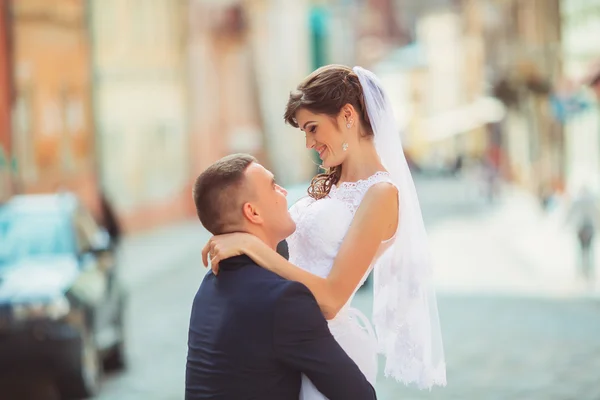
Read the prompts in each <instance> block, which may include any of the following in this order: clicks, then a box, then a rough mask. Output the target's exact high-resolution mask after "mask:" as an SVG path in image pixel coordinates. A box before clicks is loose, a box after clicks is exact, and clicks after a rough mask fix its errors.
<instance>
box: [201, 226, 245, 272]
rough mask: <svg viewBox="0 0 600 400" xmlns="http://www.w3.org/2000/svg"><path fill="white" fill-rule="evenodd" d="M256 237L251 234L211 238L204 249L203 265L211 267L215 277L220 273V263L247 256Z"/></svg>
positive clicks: (229, 234)
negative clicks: (228, 259)
mask: <svg viewBox="0 0 600 400" xmlns="http://www.w3.org/2000/svg"><path fill="white" fill-rule="evenodd" d="M254 239H256V237H255V236H253V235H251V234H249V233H241V232H240V233H227V234H224V235H216V236H213V237H212V238H210V240H209V241H208V243H207V244H206V246H204V248H203V249H202V263H203V264H204V266H205V267H208V261H209V257H210V266H211V269H212V271H213V273H214V274H215V275H217V274H218V273H219V262H220V261H222V260H225V259H227V258H231V257H235V256H239V255H242V254H247V252H248V248H249V246H250V244H251V243H252V240H254Z"/></svg>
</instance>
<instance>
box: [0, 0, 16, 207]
mask: <svg viewBox="0 0 600 400" xmlns="http://www.w3.org/2000/svg"><path fill="white" fill-rule="evenodd" d="M9 12H10V9H9V7H8V2H6V1H3V2H0V203H1V202H2V201H4V200H6V199H7V198H8V197H9V196H10V195H11V194H12V192H13V187H12V167H11V165H12V155H11V135H10V133H11V126H10V114H11V96H12V90H11V89H12V81H11V79H10V65H11V60H10V54H11V52H10V47H9V46H10V42H9V25H8V17H9Z"/></svg>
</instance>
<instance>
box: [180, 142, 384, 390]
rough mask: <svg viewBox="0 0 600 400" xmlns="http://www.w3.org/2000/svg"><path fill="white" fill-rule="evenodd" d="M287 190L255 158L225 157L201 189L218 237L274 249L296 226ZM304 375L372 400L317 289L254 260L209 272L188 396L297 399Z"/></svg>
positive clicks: (205, 217)
mask: <svg viewBox="0 0 600 400" xmlns="http://www.w3.org/2000/svg"><path fill="white" fill-rule="evenodd" d="M286 195H287V192H286V191H285V189H283V188H282V187H280V186H279V185H277V184H276V183H275V180H274V178H273V174H271V173H270V172H269V171H268V170H266V169H265V168H264V167H263V166H262V165H260V164H258V163H257V162H256V160H255V159H254V158H253V157H251V156H248V155H244V154H235V155H231V156H228V157H225V158H223V159H221V160H219V161H218V162H216V163H215V164H213V165H211V166H210V167H209V168H208V169H207V170H206V171H205V172H203V173H202V174H201V175H200V176H199V177H198V179H197V180H196V184H195V186H194V202H195V204H196V210H197V212H198V216H199V218H200V221H201V222H202V225H204V227H205V228H206V229H207V230H208V231H210V232H211V233H212V234H215V235H216V234H221V233H228V232H236V231H244V232H248V233H251V234H253V235H255V236H257V237H259V238H260V239H262V240H263V241H264V242H265V243H267V244H269V245H270V246H271V247H272V248H273V249H275V248H276V247H277V244H278V243H279V242H281V241H282V240H284V239H285V238H286V237H287V236H289V235H290V234H291V233H292V232H294V230H295V229H296V226H295V224H294V221H293V220H292V219H291V216H290V214H289V212H288V209H287V200H286ZM301 373H303V374H305V375H306V376H308V377H309V378H310V380H311V381H312V382H313V383H314V385H315V386H316V387H317V388H318V389H319V391H321V393H323V394H324V395H325V396H327V397H328V398H329V399H330V400H338V399H339V400H342V399H343V400H354V399H356V400H369V399H375V398H376V396H375V391H374V390H373V387H372V386H371V385H370V384H369V382H368V381H367V380H366V378H365V377H364V375H363V374H362V373H361V372H360V370H359V369H358V367H357V366H356V364H355V363H354V362H353V361H352V360H351V359H350V358H349V357H348V355H347V354H346V353H345V352H344V351H343V350H342V348H341V347H340V346H339V344H338V343H337V342H336V341H335V339H334V338H333V337H332V336H331V333H330V332H329V329H328V326H327V322H326V321H325V318H324V317H323V315H322V313H321V310H320V309H319V307H318V305H317V302H316V300H315V298H314V297H313V295H312V294H311V293H310V291H309V290H308V289H307V288H306V287H305V286H304V285H302V284H300V283H298V282H292V281H287V280H285V279H283V278H281V277H279V276H277V275H275V274H273V273H272V272H269V271H267V270H266V269H263V268H260V267H259V266H258V265H256V264H255V263H254V262H253V261H252V260H251V259H250V258H249V257H247V256H237V257H233V258H230V259H226V260H223V261H221V262H220V263H219V275H218V276H215V275H214V274H213V273H212V272H210V271H209V272H208V273H207V274H206V276H205V277H204V280H203V282H202V284H201V285H200V288H199V289H198V293H197V294H196V297H195V299H194V303H193V306H192V315H191V319H190V329H189V338H188V356H187V368H186V385H185V386H186V387H185V398H186V400H195V399H215V400H216V399H223V400H229V399H236V400H244V399H248V400H249V399H261V400H269V399H272V400H288V399H289V400H298V398H299V393H300V382H301Z"/></svg>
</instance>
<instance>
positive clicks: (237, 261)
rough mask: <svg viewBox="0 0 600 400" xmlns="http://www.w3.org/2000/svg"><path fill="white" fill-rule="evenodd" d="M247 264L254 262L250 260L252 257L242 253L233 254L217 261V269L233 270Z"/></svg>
mask: <svg viewBox="0 0 600 400" xmlns="http://www.w3.org/2000/svg"><path fill="white" fill-rule="evenodd" d="M249 264H254V261H252V259H251V258H250V257H248V256H247V255H245V254H242V255H241V256H235V257H231V258H227V259H225V260H223V261H221V262H220V263H219V269H223V270H234V269H238V268H241V267H245V266H246V265H249Z"/></svg>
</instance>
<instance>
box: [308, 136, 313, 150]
mask: <svg viewBox="0 0 600 400" xmlns="http://www.w3.org/2000/svg"><path fill="white" fill-rule="evenodd" d="M313 147H315V140H314V139H311V138H309V137H306V148H307V149H308V150H310V149H312V148H313Z"/></svg>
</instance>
